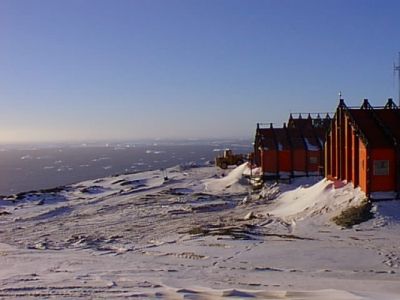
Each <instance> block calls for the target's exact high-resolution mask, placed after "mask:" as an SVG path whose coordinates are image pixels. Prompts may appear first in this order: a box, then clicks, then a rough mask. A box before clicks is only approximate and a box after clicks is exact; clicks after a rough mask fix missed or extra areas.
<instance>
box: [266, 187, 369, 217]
mask: <svg viewBox="0 0 400 300" xmlns="http://www.w3.org/2000/svg"><path fill="white" fill-rule="evenodd" d="M364 199H365V194H364V193H363V192H362V191H361V190H360V189H359V188H356V189H354V187H353V185H352V184H350V183H349V184H344V183H342V182H340V181H336V182H333V181H330V180H327V179H322V180H321V181H319V182H318V183H316V184H314V185H312V186H309V187H308V186H299V187H297V188H296V189H294V190H290V191H287V192H284V193H282V194H281V195H280V196H278V198H277V199H276V200H274V202H275V204H274V206H273V208H272V209H270V210H269V211H268V213H269V214H272V215H274V216H277V217H280V218H282V219H285V220H302V219H304V218H306V217H317V216H323V217H324V219H330V218H331V217H333V216H335V215H337V214H338V213H340V212H341V211H342V210H343V209H346V208H347V207H350V206H356V205H358V204H360V203H361V201H362V200H364Z"/></svg>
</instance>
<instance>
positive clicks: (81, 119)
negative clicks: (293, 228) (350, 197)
mask: <svg viewBox="0 0 400 300" xmlns="http://www.w3.org/2000/svg"><path fill="white" fill-rule="evenodd" d="M399 12H400V2H399V1H390V0H385V1H378V0H374V1H370V0H357V1H354V0H345V1H339V0H338V1H330V0H324V1H320V0H315V1H311V0H302V1H295V0H292V1H288V0H276V1H268V0H264V1H256V0H226V1H223V0H212V1H209V0H142V1H139V0H136V1H135V0H130V1H124V0H108V1H104V0H65V1H61V0H48V1H47V0H31V1H29V0H0V105H1V110H0V116H1V117H0V143H14V142H46V141H47V142H54V141H91V140H135V139H144V138H167V139H181V138H199V139H202V138H232V137H238V138H251V137H253V136H254V132H255V127H256V123H257V122H262V123H269V122H273V123H275V124H276V126H280V125H282V123H283V122H285V121H286V120H287V118H288V115H289V113H290V112H333V111H334V110H335V109H336V106H337V104H338V93H339V91H341V92H342V95H343V96H342V97H343V98H344V99H345V101H346V103H347V104H348V105H360V104H361V101H362V99H364V98H368V99H369V100H370V102H371V103H372V104H373V105H382V104H384V103H385V101H386V100H387V98H389V97H393V98H396V100H397V94H398V92H397V80H395V79H394V76H393V62H394V61H396V62H397V63H398V60H397V59H398V51H400V39H399V33H400V18H399V17H398V14H399Z"/></svg>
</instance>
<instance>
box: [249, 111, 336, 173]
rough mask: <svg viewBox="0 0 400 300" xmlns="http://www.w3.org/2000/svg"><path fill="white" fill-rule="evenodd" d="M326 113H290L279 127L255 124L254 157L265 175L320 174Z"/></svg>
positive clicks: (322, 161) (326, 126) (327, 124)
mask: <svg viewBox="0 0 400 300" xmlns="http://www.w3.org/2000/svg"><path fill="white" fill-rule="evenodd" d="M329 124H330V118H329V115H327V117H326V118H324V119H321V118H320V116H319V115H317V116H316V118H311V115H310V114H309V115H308V117H307V118H305V119H304V118H302V117H301V114H300V115H299V116H298V118H293V116H292V115H290V118H289V122H288V125H287V126H286V124H284V125H283V128H274V127H273V126H272V124H270V125H269V127H263V125H262V124H257V130H256V136H255V142H254V154H255V155H254V157H255V163H256V164H257V165H258V166H260V167H261V169H262V173H263V175H264V177H265V178H289V177H294V176H309V175H320V174H323V166H324V154H323V153H324V152H323V145H324V142H325V136H326V130H327V128H328V126H329Z"/></svg>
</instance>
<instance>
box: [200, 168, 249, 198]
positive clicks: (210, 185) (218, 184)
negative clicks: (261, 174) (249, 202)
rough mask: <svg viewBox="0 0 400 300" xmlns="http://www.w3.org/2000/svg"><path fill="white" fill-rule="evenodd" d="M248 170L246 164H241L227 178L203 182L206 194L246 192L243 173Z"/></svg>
mask: <svg viewBox="0 0 400 300" xmlns="http://www.w3.org/2000/svg"><path fill="white" fill-rule="evenodd" d="M248 169H249V167H248V163H247V162H246V163H243V164H241V165H240V166H238V167H236V168H235V169H233V170H232V171H231V172H230V173H229V174H228V175H227V176H225V177H222V178H217V179H215V178H213V179H206V180H203V183H204V185H205V189H206V191H207V192H211V193H219V192H230V193H241V192H245V191H246V184H247V181H246V179H244V178H243V174H244V172H245V171H247V170H248Z"/></svg>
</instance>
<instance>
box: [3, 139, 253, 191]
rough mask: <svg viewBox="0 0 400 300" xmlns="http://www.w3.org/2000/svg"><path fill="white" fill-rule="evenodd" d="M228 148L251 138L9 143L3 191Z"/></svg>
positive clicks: (203, 156) (200, 159)
mask: <svg viewBox="0 0 400 300" xmlns="http://www.w3.org/2000/svg"><path fill="white" fill-rule="evenodd" d="M225 148H230V149H232V150H233V151H234V152H235V153H249V152H250V151H251V141H250V140H248V141H247V140H224V141H174V142H160V141H157V142H145V143H144V142H137V143H114V144H112V143H110V144H82V145H39V146H4V147H3V148H1V149H0V194H1V195H10V194H15V193H19V192H25V191H31V190H38V189H46V188H53V187H56V186H62V185H67V184H72V183H75V182H79V181H83V180H88V179H95V178H100V177H105V176H110V175H116V174H121V173H132V172H140V171H146V170H156V169H162V168H168V167H172V166H176V165H185V164H196V165H205V164H210V163H212V162H213V161H214V158H215V156H216V155H217V154H218V153H221V151H222V150H223V149H225Z"/></svg>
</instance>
